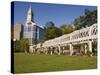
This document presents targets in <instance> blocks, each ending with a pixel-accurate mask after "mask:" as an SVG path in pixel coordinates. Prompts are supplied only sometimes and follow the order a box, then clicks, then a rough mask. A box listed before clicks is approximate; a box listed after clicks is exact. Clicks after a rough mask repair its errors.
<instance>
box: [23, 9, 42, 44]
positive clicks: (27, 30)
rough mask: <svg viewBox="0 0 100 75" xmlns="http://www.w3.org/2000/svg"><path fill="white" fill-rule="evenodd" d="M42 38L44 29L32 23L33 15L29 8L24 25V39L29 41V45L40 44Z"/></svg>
mask: <svg viewBox="0 0 100 75" xmlns="http://www.w3.org/2000/svg"><path fill="white" fill-rule="evenodd" d="M43 37H44V29H43V28H42V27H40V26H37V24H36V23H35V22H34V14H33V12H32V8H31V7H30V8H29V10H28V13H27V19H26V25H25V27H24V38H28V39H29V43H30V45H32V44H36V43H38V42H40V41H41V40H42V39H43Z"/></svg>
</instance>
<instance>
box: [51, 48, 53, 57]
mask: <svg viewBox="0 0 100 75" xmlns="http://www.w3.org/2000/svg"><path fill="white" fill-rule="evenodd" d="M52 54H53V52H52V47H50V55H52Z"/></svg>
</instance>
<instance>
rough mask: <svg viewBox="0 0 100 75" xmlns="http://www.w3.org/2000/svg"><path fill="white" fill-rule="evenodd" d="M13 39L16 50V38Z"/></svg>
mask: <svg viewBox="0 0 100 75" xmlns="http://www.w3.org/2000/svg"><path fill="white" fill-rule="evenodd" d="M13 41H14V51H15V49H16V39H15V38H14V39H13Z"/></svg>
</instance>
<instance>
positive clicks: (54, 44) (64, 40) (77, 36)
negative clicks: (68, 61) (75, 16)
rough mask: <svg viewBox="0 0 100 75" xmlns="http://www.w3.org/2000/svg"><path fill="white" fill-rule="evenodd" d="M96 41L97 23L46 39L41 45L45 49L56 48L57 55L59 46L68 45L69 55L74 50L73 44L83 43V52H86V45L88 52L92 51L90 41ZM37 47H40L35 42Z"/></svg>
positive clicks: (59, 49)
mask: <svg viewBox="0 0 100 75" xmlns="http://www.w3.org/2000/svg"><path fill="white" fill-rule="evenodd" d="M93 42H97V24H93V25H92V26H90V27H86V28H83V29H80V30H76V31H74V32H72V33H70V34H65V35H62V36H60V37H57V38H54V39H51V40H47V41H45V42H44V43H43V45H42V47H43V48H44V49H45V50H48V48H50V49H51V54H52V48H58V51H59V53H58V54H59V55H60V53H61V47H63V46H69V52H70V56H71V55H72V54H73V52H74V49H73V47H74V45H78V44H84V45H83V47H82V48H84V51H85V53H87V47H88V50H89V52H92V43H93ZM37 48H41V46H40V44H37Z"/></svg>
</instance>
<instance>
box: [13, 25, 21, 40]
mask: <svg viewBox="0 0 100 75" xmlns="http://www.w3.org/2000/svg"><path fill="white" fill-rule="evenodd" d="M12 34H13V35H12V36H13V38H14V39H16V40H20V39H21V38H22V37H23V25H22V24H16V25H15V26H14V33H13V31H12Z"/></svg>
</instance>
